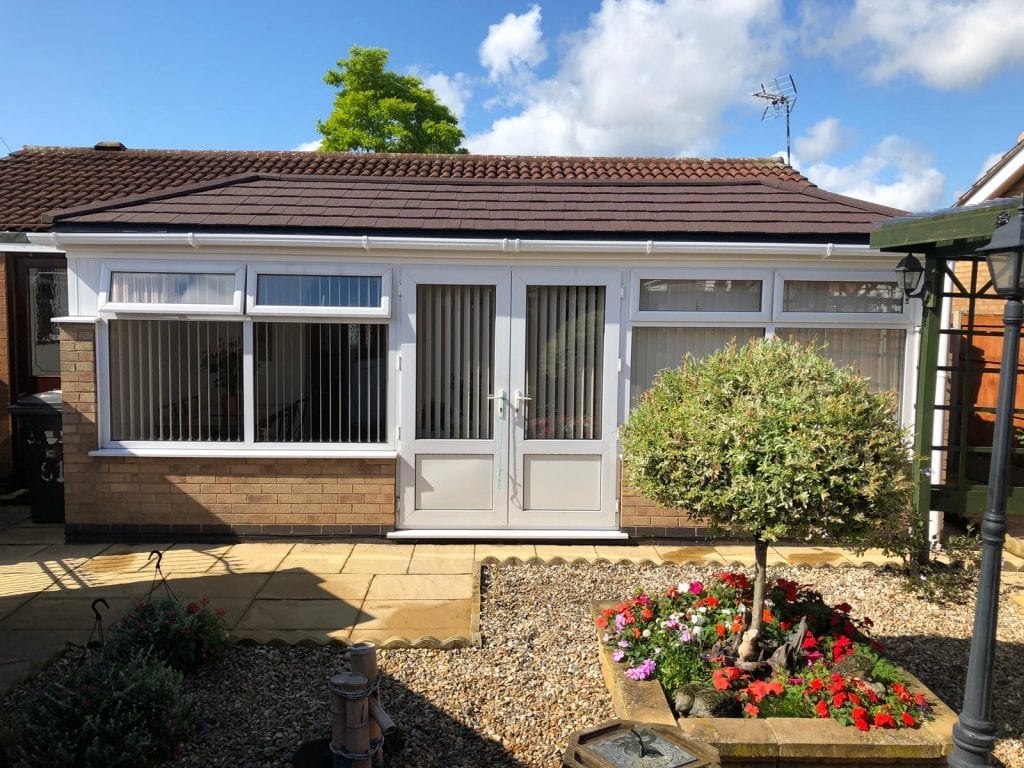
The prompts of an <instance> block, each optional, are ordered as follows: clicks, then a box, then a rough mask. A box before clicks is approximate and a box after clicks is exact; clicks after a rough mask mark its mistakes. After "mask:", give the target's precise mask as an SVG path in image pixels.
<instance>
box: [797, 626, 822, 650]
mask: <svg viewBox="0 0 1024 768" xmlns="http://www.w3.org/2000/svg"><path fill="white" fill-rule="evenodd" d="M817 644H818V641H817V640H815V639H814V635H812V634H811V633H810V631H808V632H807V634H806V635H804V642H803V645H802V646H801V647H802V648H803V649H804V650H805V651H806V650H807V649H808V648H813V647H814V646H816V645H817Z"/></svg>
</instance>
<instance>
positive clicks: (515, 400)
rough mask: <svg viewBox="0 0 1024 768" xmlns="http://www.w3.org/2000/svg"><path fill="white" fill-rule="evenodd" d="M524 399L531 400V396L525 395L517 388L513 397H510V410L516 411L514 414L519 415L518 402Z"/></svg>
mask: <svg viewBox="0 0 1024 768" xmlns="http://www.w3.org/2000/svg"><path fill="white" fill-rule="evenodd" d="M524 400H533V398H532V397H527V396H526V395H525V394H523V391H522V390H520V389H517V390H516V394H515V397H514V398H512V410H513V411H515V412H516V415H519V404H520V403H521V402H523V401H524Z"/></svg>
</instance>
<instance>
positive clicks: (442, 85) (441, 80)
mask: <svg viewBox="0 0 1024 768" xmlns="http://www.w3.org/2000/svg"><path fill="white" fill-rule="evenodd" d="M423 84H424V85H426V86H427V88H429V89H430V90H432V91H433V92H434V93H436V94H437V98H438V99H440V101H441V103H442V104H444V105H445V106H446V107H448V108H449V109H450V110H451V111H452V112H454V113H455V116H456V117H457V118H458V119H459V121H460V122H461V120H462V117H463V115H465V113H466V104H467V102H468V101H469V100H470V98H471V97H472V96H473V90H472V89H471V88H470V87H469V78H468V77H467V76H466V75H465V74H464V73H462V72H457V73H456V74H454V75H452V76H451V77H449V76H448V75H446V74H444V73H443V72H434V73H433V74H429V75H424V76H423Z"/></svg>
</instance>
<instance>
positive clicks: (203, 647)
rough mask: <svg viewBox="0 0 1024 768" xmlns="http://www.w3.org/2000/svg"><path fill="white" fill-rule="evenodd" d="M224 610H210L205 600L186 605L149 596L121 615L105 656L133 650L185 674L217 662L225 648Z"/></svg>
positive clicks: (166, 598)
mask: <svg viewBox="0 0 1024 768" xmlns="http://www.w3.org/2000/svg"><path fill="white" fill-rule="evenodd" d="M223 615H224V611H223V609H220V608H218V609H216V610H212V609H211V608H210V606H209V601H208V600H206V599H203V600H200V601H198V602H190V603H187V604H186V603H185V602H184V601H182V600H179V599H177V598H173V597H161V598H153V597H150V598H149V599H147V600H143V601H141V602H139V603H138V604H137V605H135V606H134V607H133V608H131V609H129V610H128V611H126V612H125V613H124V615H123V616H122V617H121V619H120V620H119V621H118V622H117V624H115V625H114V627H113V630H112V631H111V633H110V636H109V637H108V639H107V644H106V646H105V648H104V652H105V654H106V655H107V656H108V657H110V658H114V659H116V658H121V657H123V656H125V655H128V654H131V653H133V652H134V650H135V649H136V648H150V649H152V652H153V655H154V656H155V657H156V658H158V659H160V660H162V661H164V662H165V663H167V664H168V665H169V666H171V667H173V668H174V669H177V670H179V671H181V672H184V673H186V674H188V673H190V672H192V671H194V670H195V669H197V668H198V667H200V666H202V665H204V664H206V663H208V662H210V661H213V660H215V659H219V658H220V657H221V656H223V655H224V651H225V650H226V649H227V647H228V643H229V639H228V630H227V626H226V625H225V623H224V619H223Z"/></svg>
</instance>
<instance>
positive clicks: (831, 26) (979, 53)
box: [802, 0, 1024, 89]
mask: <svg viewBox="0 0 1024 768" xmlns="http://www.w3.org/2000/svg"><path fill="white" fill-rule="evenodd" d="M802 13H803V21H804V25H803V36H804V42H805V45H806V47H807V48H808V49H809V50H810V51H811V52H813V53H817V54H820V53H825V52H827V53H830V54H831V55H833V56H834V57H836V58H837V59H839V60H841V61H845V62H847V63H849V64H850V65H851V66H854V67H857V68H860V69H864V70H865V71H866V72H867V74H868V76H869V77H870V78H871V79H873V80H875V81H878V82H881V81H885V80H890V79H893V78H895V77H898V76H900V75H910V76H913V77H917V78H920V79H921V80H923V81H924V82H925V83H927V84H928V85H930V86H932V87H934V88H940V89H952V88H962V87H967V86H971V85H976V84H977V83H980V82H981V81H983V80H984V79H986V78H987V77H990V76H991V75H993V74H995V73H996V72H997V71H999V70H1000V69H1002V68H1004V67H1011V66H1014V65H1019V64H1020V63H1021V62H1024V46H1022V45H1021V40H1022V39H1024V13H1021V7H1020V0H855V2H854V5H853V7H852V9H850V11H849V12H848V13H847V14H845V16H843V15H840V16H839V18H837V14H836V8H835V6H834V5H833V4H832V3H819V2H817V1H816V0H805V2H804V5H803V6H802Z"/></svg>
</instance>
